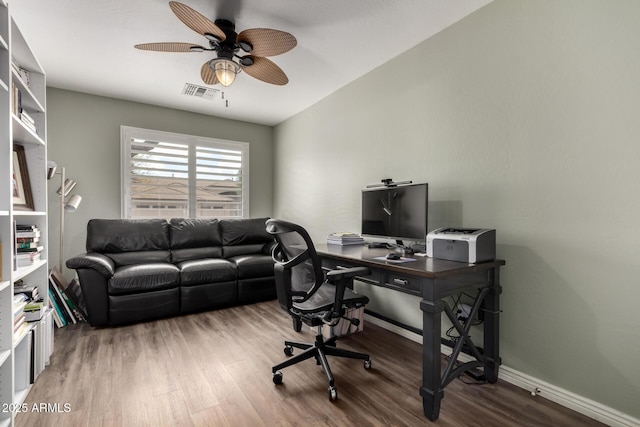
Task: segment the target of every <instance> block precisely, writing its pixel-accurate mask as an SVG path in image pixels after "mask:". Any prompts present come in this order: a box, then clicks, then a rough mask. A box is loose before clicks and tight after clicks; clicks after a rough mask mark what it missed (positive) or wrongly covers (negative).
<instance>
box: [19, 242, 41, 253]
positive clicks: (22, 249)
mask: <svg viewBox="0 0 640 427" xmlns="http://www.w3.org/2000/svg"><path fill="white" fill-rule="evenodd" d="M16 250H17V251H18V253H19V254H30V253H34V252H42V251H43V250H44V246H31V247H24V246H22V245H21V244H18V248H17V249H16Z"/></svg>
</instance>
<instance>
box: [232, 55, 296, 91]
mask: <svg viewBox="0 0 640 427" xmlns="http://www.w3.org/2000/svg"><path fill="white" fill-rule="evenodd" d="M249 57H250V58H251V59H252V60H253V65H242V64H241V67H242V69H243V70H244V72H245V73H247V74H249V75H250V76H251V77H253V78H256V79H258V80H262V81H263V82H266V83H271V84H273V85H279V86H283V85H286V84H287V83H289V79H288V78H287V75H286V74H285V73H284V71H282V69H281V68H280V67H278V66H277V65H276V64H275V63H274V62H273V61H271V60H270V59H267V58H263V57H261V56H252V55H251V56H249ZM245 58H246V57H245Z"/></svg>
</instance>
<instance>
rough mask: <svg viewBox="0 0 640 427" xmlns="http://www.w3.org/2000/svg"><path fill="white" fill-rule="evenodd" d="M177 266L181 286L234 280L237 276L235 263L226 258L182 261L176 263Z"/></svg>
mask: <svg viewBox="0 0 640 427" xmlns="http://www.w3.org/2000/svg"><path fill="white" fill-rule="evenodd" d="M178 267H179V269H180V284H181V285H182V286H193V285H201V284H203V283H217V282H226V281H229V280H236V277H237V276H236V266H235V264H234V263H232V262H230V261H227V260H226V259H220V258H208V259H197V260H191V261H183V262H181V263H180V264H178Z"/></svg>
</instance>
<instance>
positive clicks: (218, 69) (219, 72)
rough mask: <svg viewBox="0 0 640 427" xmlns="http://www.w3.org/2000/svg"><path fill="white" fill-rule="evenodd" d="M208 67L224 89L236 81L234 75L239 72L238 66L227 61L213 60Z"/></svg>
mask: <svg viewBox="0 0 640 427" xmlns="http://www.w3.org/2000/svg"><path fill="white" fill-rule="evenodd" d="M210 66H211V68H213V71H214V72H215V73H216V77H217V78H218V81H219V82H220V84H221V85H222V86H225V87H226V86H229V85H231V83H233V81H234V80H235V79H236V74H238V73H239V72H240V66H239V65H238V64H236V63H235V62H233V61H231V60H229V59H220V58H218V59H214V60H213V61H211V65H210Z"/></svg>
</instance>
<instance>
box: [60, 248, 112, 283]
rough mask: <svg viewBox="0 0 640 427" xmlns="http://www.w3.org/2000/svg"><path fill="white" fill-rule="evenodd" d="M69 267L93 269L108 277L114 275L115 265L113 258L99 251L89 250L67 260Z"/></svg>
mask: <svg viewBox="0 0 640 427" xmlns="http://www.w3.org/2000/svg"><path fill="white" fill-rule="evenodd" d="M67 267H69V268H73V269H74V270H80V269H91V270H95V271H96V272H98V273H100V274H101V275H102V276H104V277H106V278H110V277H111V276H113V273H114V272H115V265H114V263H113V261H112V260H111V258H109V257H107V256H105V255H102V254H100V253H98V252H87V253H85V254H82V255H78V256H76V257H73V258H70V259H68V260H67Z"/></svg>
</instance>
